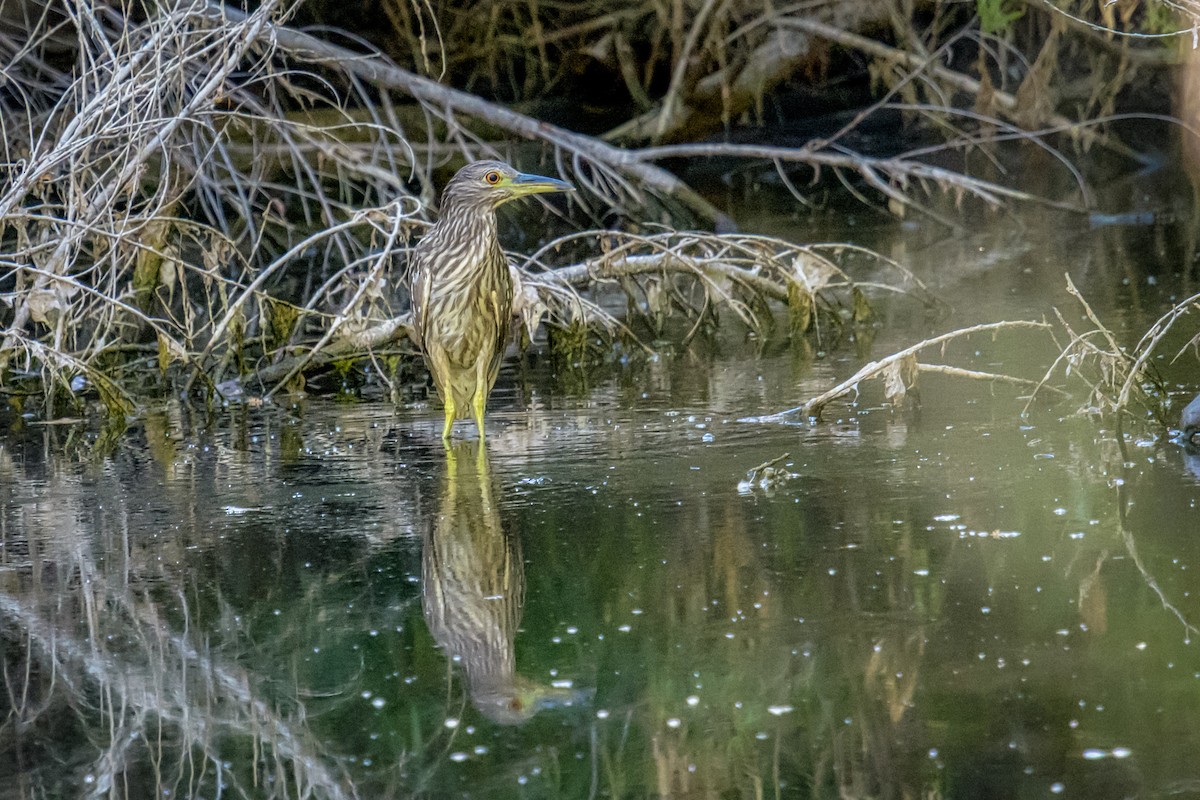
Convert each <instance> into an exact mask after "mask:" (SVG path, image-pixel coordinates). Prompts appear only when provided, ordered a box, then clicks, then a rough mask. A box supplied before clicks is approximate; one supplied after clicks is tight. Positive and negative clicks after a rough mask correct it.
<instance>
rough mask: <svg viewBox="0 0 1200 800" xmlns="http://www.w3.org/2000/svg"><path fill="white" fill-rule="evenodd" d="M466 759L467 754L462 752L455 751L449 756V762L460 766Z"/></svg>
mask: <svg viewBox="0 0 1200 800" xmlns="http://www.w3.org/2000/svg"><path fill="white" fill-rule="evenodd" d="M467 758H468V756H467V754H466V753H464V752H462V751H461V750H457V751H455V752H453V753H451V754H450V760H451V761H453V762H455V763H456V764H461V763H462V762H464V761H466V760H467Z"/></svg>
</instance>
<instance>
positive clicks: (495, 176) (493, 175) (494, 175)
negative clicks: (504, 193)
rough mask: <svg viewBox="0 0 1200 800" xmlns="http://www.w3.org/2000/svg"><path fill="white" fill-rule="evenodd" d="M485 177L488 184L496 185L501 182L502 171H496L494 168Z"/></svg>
mask: <svg viewBox="0 0 1200 800" xmlns="http://www.w3.org/2000/svg"><path fill="white" fill-rule="evenodd" d="M483 179H484V180H485V181H487V183H488V186H495V185H496V184H497V183H499V182H500V173H499V172H496V171H495V170H492V171H491V172H489V173H488V174H487V175H484V176H483Z"/></svg>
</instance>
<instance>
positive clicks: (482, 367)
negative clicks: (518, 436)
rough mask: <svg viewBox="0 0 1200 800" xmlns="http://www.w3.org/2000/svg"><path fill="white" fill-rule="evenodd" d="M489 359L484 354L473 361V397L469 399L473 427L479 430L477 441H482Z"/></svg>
mask: <svg viewBox="0 0 1200 800" xmlns="http://www.w3.org/2000/svg"><path fill="white" fill-rule="evenodd" d="M488 361H489V359H488V358H487V355H486V354H485V353H480V354H479V358H477V359H475V396H474V397H473V398H471V408H472V410H473V411H474V412H475V427H476V428H478V429H479V441H481V442H482V441H483V411H484V409H485V408H487V396H488V382H487V375H486V374H485V373H486V371H487V367H488V364H487V362H488Z"/></svg>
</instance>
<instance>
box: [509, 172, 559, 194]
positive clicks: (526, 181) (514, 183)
mask: <svg viewBox="0 0 1200 800" xmlns="http://www.w3.org/2000/svg"><path fill="white" fill-rule="evenodd" d="M508 190H509V191H510V192H512V196H513V197H521V196H522V195H527V194H541V193H543V192H573V191H575V187H574V186H572V185H571V184H569V183H567V182H566V181H560V180H559V179H558V178H546V177H543V176H542V175H530V174H529V173H527V172H518V173H517V174H516V175H515V176H514V177H513V179H512V180H511V181H509V182H508Z"/></svg>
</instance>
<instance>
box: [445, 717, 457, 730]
mask: <svg viewBox="0 0 1200 800" xmlns="http://www.w3.org/2000/svg"><path fill="white" fill-rule="evenodd" d="M458 723H459V721H458V720H457V719H455V718H454V717H447V718H446V721H445V722H443V723H442V724H443V725H445V726H446V727H447V728H449V729H450V730H454V729H455V728H457V727H458Z"/></svg>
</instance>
